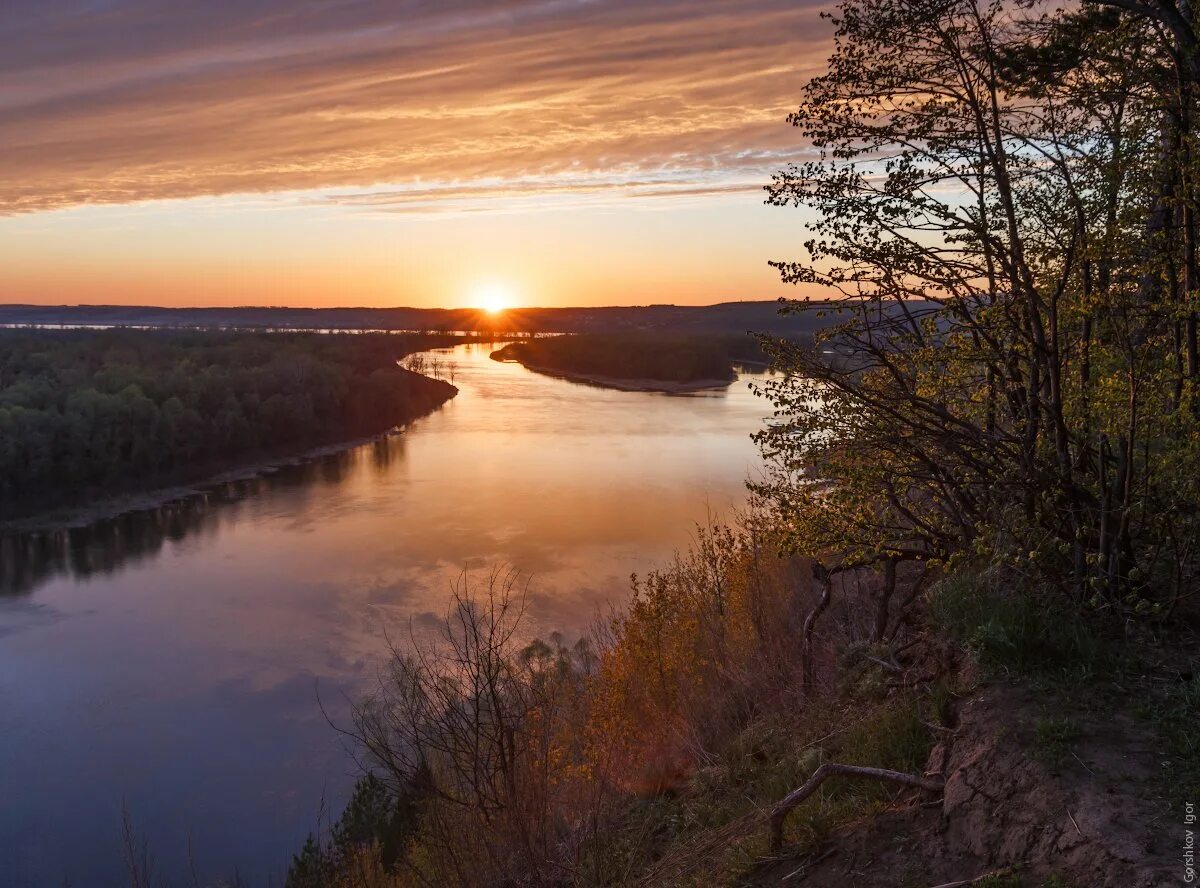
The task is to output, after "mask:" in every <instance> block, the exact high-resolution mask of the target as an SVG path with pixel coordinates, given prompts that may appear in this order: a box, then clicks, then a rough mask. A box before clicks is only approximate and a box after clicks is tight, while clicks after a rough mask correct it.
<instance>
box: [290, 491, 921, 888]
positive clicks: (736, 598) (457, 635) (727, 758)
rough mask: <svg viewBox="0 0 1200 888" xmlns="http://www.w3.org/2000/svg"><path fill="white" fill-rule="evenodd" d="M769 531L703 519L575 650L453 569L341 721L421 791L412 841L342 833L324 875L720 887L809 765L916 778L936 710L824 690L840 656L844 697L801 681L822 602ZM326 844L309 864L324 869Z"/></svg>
mask: <svg viewBox="0 0 1200 888" xmlns="http://www.w3.org/2000/svg"><path fill="white" fill-rule="evenodd" d="M780 542H781V541H780V539H779V538H778V536H777V535H776V534H775V533H774V530H773V529H772V527H771V525H770V523H769V522H767V521H765V520H764V519H763V516H761V515H758V514H757V513H755V512H751V513H750V514H748V515H745V516H742V518H741V519H740V520H739V521H738V522H737V523H735V524H733V525H731V526H724V525H717V526H713V527H704V528H698V530H697V533H696V537H695V541H694V543H693V545H692V547H691V549H690V550H689V551H688V552H687V553H685V554H681V555H679V556H677V557H676V559H675V560H674V561H673V562H672V563H670V564H669V565H667V566H665V567H664V568H662V569H660V570H658V571H654V572H651V573H650V574H648V575H647V576H645V577H634V578H633V588H634V594H633V597H632V599H631V601H630V602H629V604H628V605H627V606H626V607H625V608H624V609H622V610H621V611H620V612H618V613H616V614H615V615H614V616H613V617H612V618H611V619H609V620H606V621H604V622H603V623H601V624H600V625H598V626H597V627H595V631H594V633H593V634H592V636H591V637H590V638H585V639H581V640H579V641H578V642H575V643H571V644H568V643H567V642H566V641H565V640H564V639H562V638H559V637H557V636H556V637H552V638H550V639H548V640H546V641H537V640H535V641H532V642H528V641H525V640H523V639H524V638H525V636H524V635H523V632H522V628H521V620H522V616H523V613H524V602H525V596H526V590H525V588H524V586H523V584H522V583H521V582H520V579H519V578H518V577H517V576H516V575H515V574H513V573H510V572H493V573H492V574H491V575H490V576H488V577H487V578H486V580H485V581H480V580H478V579H476V578H472V577H469V576H465V577H464V578H463V580H462V581H461V582H460V583H459V585H458V586H457V587H456V589H455V595H454V598H453V601H452V603H451V606H450V608H449V610H448V613H447V617H446V620H445V622H444V624H443V627H442V631H441V633H440V635H439V637H438V638H436V639H432V640H431V639H430V638H429V637H428V636H427V635H424V634H422V635H420V636H416V635H414V636H412V637H411V638H410V639H408V641H407V643H406V644H405V645H404V647H403V649H401V648H400V647H399V646H398V647H397V648H396V649H395V651H394V656H393V658H392V661H391V666H390V668H389V670H388V672H387V674H386V676H385V677H384V680H383V681H382V683H381V685H380V688H379V690H378V692H377V693H376V694H374V695H373V696H372V697H371V698H370V699H369V700H367V701H365V702H364V703H363V704H362V705H361V706H360V707H358V710H357V713H356V716H355V719H354V725H353V729H352V733H353V735H354V736H355V737H356V738H357V740H358V742H359V744H360V745H361V748H362V750H363V752H364V753H365V756H366V759H367V761H368V762H369V763H370V764H371V766H372V768H373V770H374V773H376V774H378V775H379V778H380V780H381V781H382V782H383V784H384V785H386V786H387V787H388V790H389V792H390V793H392V794H393V796H394V795H395V794H396V792H397V790H400V789H402V788H405V787H420V795H419V802H417V808H416V810H418V811H419V814H418V815H417V816H416V817H415V818H414V819H412V820H409V821H406V822H407V823H413V824H415V826H414V827H413V832H411V833H406V835H408V836H409V838H408V840H407V842H406V843H404V845H403V847H402V849H401V851H400V853H399V854H398V855H397V856H396V858H395V859H394V860H392V861H390V862H387V863H385V854H384V853H383V852H384V848H385V846H384V845H383V843H382V841H381V840H378V839H376V841H375V842H374V844H372V845H370V846H368V845H367V844H366V843H363V842H359V843H356V844H355V846H354V853H353V854H351V855H350V857H349V858H346V857H345V855H343V856H342V857H339V858H337V859H338V860H341V861H342V862H341V863H339V864H338V865H337V866H335V867H334V873H333V876H332V878H333V879H334V881H333V882H332V883H331V884H341V883H340V882H338V881H337V879H343V880H344V879H345V878H346V873H347V872H348V871H349V869H350V867H351V866H353V867H356V868H357V870H356V871H357V872H359V873H360V875H361V873H362V872H365V871H367V870H370V871H372V872H373V871H374V870H372V869H371V868H372V867H374V868H375V869H377V870H378V872H379V873H380V875H379V877H378V878H377V879H376V880H375V881H370V880H365V881H361V880H360V881H357V882H351V884H362V885H380V886H382V885H426V884H438V885H472V886H475V885H505V884H526V885H551V884H554V885H558V884H574V885H611V884H629V883H633V882H638V881H645V882H647V883H649V884H700V883H701V882H704V880H705V879H708V880H709V881H708V882H705V883H706V884H709V883H711V879H712V876H713V871H712V868H713V867H714V866H719V867H720V868H721V870H722V872H723V873H724V875H725V876H727V877H728V879H729V880H730V881H733V880H735V879H736V876H737V874H738V873H739V872H741V873H744V872H745V871H746V870H747V869H748V868H750V867H752V866H753V865H754V864H755V863H756V862H757V861H758V860H760V859H761V856H762V854H763V853H764V851H765V850H766V831H765V824H764V822H763V819H762V811H763V809H764V808H765V807H767V806H769V805H770V804H773V803H774V802H775V801H777V800H778V799H779V798H780V797H781V796H782V795H784V794H786V793H787V792H788V791H790V790H791V789H794V788H795V787H796V786H797V785H799V784H800V783H802V782H803V781H804V780H805V779H807V778H808V777H809V776H810V775H811V773H812V770H813V769H815V768H816V767H817V766H819V765H820V764H821V762H823V761H825V760H827V759H832V758H836V759H837V760H839V761H847V762H850V763H861V764H871V765H876V766H884V767H893V768H899V769H903V770H919V769H920V767H921V766H922V764H923V763H924V761H925V759H926V757H927V756H928V753H929V747H930V743H931V737H930V731H929V728H928V726H927V722H928V721H929V720H930V719H931V718H936V715H934V713H935V712H936V710H937V708H938V707H937V705H936V701H935V700H933V699H931V698H929V697H928V696H927V695H926V694H925V693H924V692H923V691H919V690H911V689H906V688H898V689H888V688H883V687H881V686H876V685H870V683H867V682H863V681H857V682H842V683H839V682H838V681H837V680H836V673H837V672H838V670H839V669H840V668H842V667H841V666H839V664H838V661H837V660H836V658H824V659H822V661H821V664H820V668H819V669H818V674H819V677H820V679H821V681H820V686H821V687H823V688H837V687H839V685H840V686H841V687H843V688H844V690H842V691H841V692H835V693H832V694H830V695H828V696H827V695H823V694H821V693H818V692H817V690H816V689H815V688H806V687H805V685H804V680H803V676H804V675H805V666H804V662H803V657H802V653H801V650H800V648H799V647H798V645H797V644H796V635H797V633H798V632H799V631H800V628H801V624H802V623H803V621H804V616H805V614H806V613H808V612H809V611H811V609H812V608H813V606H814V604H815V600H816V597H817V594H818V593H817V590H816V588H815V585H814V584H813V583H812V582H811V571H810V570H809V565H808V563H807V562H806V561H804V560H803V559H798V558H795V557H793V556H789V555H785V554H781V553H780ZM862 603H863V602H861V601H856V600H852V599H848V600H847V601H846V609H845V611H844V612H842V611H836V617H837V618H836V619H834V618H832V617H831V618H830V619H827V620H826V622H825V623H823V624H822V634H823V635H824V636H826V640H827V642H828V643H829V645H830V646H831V647H846V646H849V644H850V641H851V640H852V638H853V637H860V636H861V637H867V638H869V637H871V632H872V629H873V627H874V624H875V617H874V614H873V613H872V612H871V609H870V608H864V607H862ZM831 613H833V612H831ZM848 668H851V669H853V670H856V671H861V670H862V669H864V666H863V664H862V663H859V662H857V661H856V662H854V663H853V664H851V665H850V666H849V667H848ZM870 668H878V667H876V666H873V665H871V666H870ZM864 688H866V689H865V690H864ZM889 794H890V790H889V789H888V788H886V787H881V786H878V785H875V784H873V783H871V782H870V781H866V782H863V781H845V782H840V783H834V782H831V783H830V784H829V786H828V787H825V788H824V789H823V791H822V792H821V794H820V795H819V797H817V798H814V799H813V800H811V803H810V804H809V805H808V806H806V808H805V810H804V811H803V812H799V813H798V814H797V816H796V817H795V818H793V824H792V838H793V840H794V841H795V842H796V843H798V844H799V845H800V846H802V847H807V846H808V844H809V843H812V842H815V841H818V840H819V839H820V838H821V837H823V836H826V835H828V834H829V832H830V830H832V829H835V828H836V827H838V826H840V825H842V824H844V823H846V822H847V821H848V820H850V819H852V818H854V817H856V816H860V815H861V814H862V813H864V812H865V811H870V810H872V809H873V808H875V807H876V806H878V805H881V804H884V803H885V802H886V801H887V799H888V798H889V797H890V795H889ZM368 807H370V806H368ZM336 833H337V831H336V830H335V834H336ZM356 834H358V835H371V836H375V837H377V836H378V833H372V832H366V833H363V832H361V831H360V832H358V833H356ZM319 851H320V848H318V849H316V851H314V850H312V849H310V850H309V852H308V855H307V858H306V860H305V862H304V865H305V866H307V867H309V868H311V867H312V866H314V865H317V864H324V863H327V862H328V861H330V860H331V859H334V858H333V856H331V855H330V854H329V853H327V852H322V853H319V854H318V853H317V852H319ZM314 854H316V855H317V856H316V858H315V860H314ZM347 860H349V861H350V862H346V861H347ZM364 867H365V868H366V869H364ZM688 873H690V875H686V874H688ZM668 874H669V877H668Z"/></svg>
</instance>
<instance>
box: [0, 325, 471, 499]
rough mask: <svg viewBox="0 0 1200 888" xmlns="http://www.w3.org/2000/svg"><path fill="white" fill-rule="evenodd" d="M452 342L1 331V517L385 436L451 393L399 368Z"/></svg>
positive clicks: (423, 338) (448, 339)
mask: <svg viewBox="0 0 1200 888" xmlns="http://www.w3.org/2000/svg"><path fill="white" fill-rule="evenodd" d="M460 341H462V340H461V338H457V337H448V336H416V335H405V336H396V335H387V334H363V335H350V334H346V335H323V334H300V333H288V334H273V333H217V332H212V333H204V332H170V331H140V330H139V331H128V330H127V331H119V330H112V331H48V330H5V331H0V497H2V500H3V502H4V512H6V513H7V514H6V515H4V516H3V517H11V516H12V514H14V513H18V512H20V511H21V510H23V509H25V510H28V509H30V508H35V507H37V506H38V505H39V504H41V503H46V502H52V501H65V500H77V499H80V498H82V497H83V496H85V495H87V494H88V493H89V492H90V493H96V492H103V491H109V490H123V489H129V488H132V487H145V486H147V485H151V484H157V483H160V482H163V481H173V480H177V479H185V478H193V479H194V478H195V477H197V472H204V471H211V470H212V469H213V468H216V467H223V466H228V465H231V464H234V463H236V462H238V461H240V460H245V459H247V458H249V457H253V456H254V455H257V454H262V453H273V452H279V451H282V450H287V451H290V452H299V451H302V450H304V449H305V448H308V447H312V446H315V445H319V444H326V443H332V442H335V441H339V440H347V439H351V438H355V437H360V436H364V435H370V434H376V433H379V432H382V431H385V430H387V429H388V428H391V427H392V426H394V425H397V424H400V423H403V422H406V421H408V420H411V419H413V418H415V417H416V416H419V415H421V414H423V413H427V412H428V411H430V410H431V409H433V408H434V407H436V406H438V405H439V404H441V403H442V402H444V401H446V400H447V399H449V398H450V397H452V396H453V395H454V392H455V389H454V387H453V386H452V385H450V384H449V383H447V382H443V381H440V380H435V379H429V378H426V377H424V376H421V375H418V374H417V373H413V372H411V371H409V370H406V369H403V368H402V367H400V366H398V365H397V361H398V360H399V359H400V358H401V357H403V356H404V355H406V354H409V353H411V352H414V351H416V350H419V349H425V348H431V347H436V346H439V345H448V344H452V343H457V342H460Z"/></svg>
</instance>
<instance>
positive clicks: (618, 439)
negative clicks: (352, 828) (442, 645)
mask: <svg viewBox="0 0 1200 888" xmlns="http://www.w3.org/2000/svg"><path fill="white" fill-rule="evenodd" d="M490 350H491V349H490V348H489V347H487V346H460V347H458V348H455V349H452V350H449V351H447V352H444V353H442V357H441V360H442V362H443V366H444V367H446V368H451V367H452V368H453V380H452V381H453V382H454V383H455V384H456V385H457V386H458V387H459V388H460V389H461V392H460V394H459V395H458V397H457V398H455V399H454V400H453V401H451V402H450V403H448V404H447V405H446V406H445V407H443V408H442V409H440V410H439V411H438V412H436V413H434V414H432V415H430V416H428V417H426V418H424V419H422V420H419V421H417V422H416V423H413V424H412V425H411V426H409V427H408V428H407V429H405V430H404V431H403V433H401V434H398V435H393V436H391V437H389V438H387V439H386V440H383V441H380V442H378V443H375V444H370V445H365V446H362V447H358V448H356V449H354V450H350V451H347V452H345V453H342V454H339V455H336V456H330V457H326V458H322V459H320V460H316V461H313V462H309V463H306V464H304V465H302V466H296V467H291V468H288V469H285V470H282V471H280V472H279V473H277V474H275V475H273V476H270V477H265V478H261V479H256V480H254V481H249V482H241V483H236V484H229V485H226V486H223V487H220V488H217V489H214V490H212V491H210V492H208V494H207V495H206V496H204V497H201V498H194V499H191V500H187V501H185V502H181V503H176V504H173V505H170V506H167V507H164V508H162V509H159V510H156V511H153V512H145V513H138V514H135V515H129V516H125V517H123V518H121V519H117V520H115V521H107V522H101V523H98V524H96V525H93V526H91V527H88V528H83V529H80V530H77V531H73V532H71V533H70V534H59V535H54V536H51V537H36V538H34V537H26V538H21V539H9V540H7V541H5V545H4V547H3V548H0V559H3V563H2V564H0V802H2V804H0V883H3V884H5V885H13V886H20V885H37V886H42V885H50V884H61V883H62V882H63V880H64V878H65V879H68V880H69V881H70V883H71V884H74V885H81V886H82V885H87V886H92V885H108V884H121V878H120V876H121V869H120V867H121V863H120V845H119V840H118V836H119V826H120V812H121V806H122V803H123V802H124V804H125V805H126V806H127V807H128V810H129V811H130V813H131V815H132V818H133V821H134V823H135V825H136V826H137V827H138V828H139V831H140V832H142V833H143V834H144V836H145V837H146V839H147V840H148V841H149V843H150V848H151V850H152V853H153V854H154V856H155V858H156V859H157V863H158V869H159V871H160V872H162V873H164V874H169V875H171V876H172V877H173V878H174V880H175V881H176V883H180V882H182V881H183V879H182V878H180V874H181V873H182V872H183V870H184V869H185V866H186V860H187V847H188V844H189V841H190V844H191V846H192V849H193V852H192V853H193V858H194V860H195V862H196V867H197V870H198V871H199V874H200V877H201V879H202V880H204V879H211V878H215V877H216V876H219V875H228V874H231V873H232V872H234V870H235V869H237V870H238V871H240V873H241V874H242V875H243V876H244V877H247V878H248V879H250V880H252V881H253V882H254V883H255V884H266V883H267V882H268V880H269V879H270V878H272V877H274V880H275V883H276V884H279V883H280V881H281V877H282V874H283V872H284V871H285V869H286V864H287V861H288V860H289V858H290V854H291V853H292V852H293V851H294V850H296V849H297V848H298V847H299V844H300V843H301V842H302V841H303V839H304V836H305V835H306V834H307V833H308V832H309V831H310V830H311V829H313V828H314V827H315V825H316V824H317V821H318V818H319V817H320V816H321V811H322V800H323V799H324V804H325V807H326V808H327V809H332V810H338V809H340V805H341V804H342V803H343V802H344V800H345V797H346V793H347V790H348V788H349V787H350V785H351V784H352V782H353V779H354V775H355V765H354V763H353V761H352V759H351V757H350V755H349V754H348V751H347V750H346V749H345V748H344V745H343V743H342V742H341V741H340V740H339V737H338V735H337V733H336V732H335V731H334V730H332V729H331V728H330V726H329V724H328V723H327V722H326V720H325V717H324V716H323V715H322V712H321V707H320V706H319V704H318V694H319V697H320V701H321V702H323V703H324V706H325V709H326V710H327V711H328V713H329V714H330V715H331V716H332V718H333V719H334V720H335V721H337V720H340V719H344V718H345V715H346V710H347V705H348V704H347V701H348V700H349V699H352V698H353V697H355V696H356V695H357V694H359V693H360V692H361V691H362V689H363V688H365V687H366V686H367V685H369V683H370V681H371V680H372V678H373V677H374V676H375V674H376V669H377V666H378V663H379V662H380V658H381V657H382V655H383V652H384V648H385V640H384V635H383V632H384V627H385V626H388V627H390V628H391V630H392V632H393V633H397V632H398V633H399V634H400V635H401V636H403V634H404V633H405V632H406V627H407V626H408V625H410V623H411V625H412V626H413V627H414V630H415V631H417V632H418V633H419V632H421V631H426V630H427V629H428V628H429V627H432V626H434V625H436V622H437V620H438V619H439V617H440V616H441V615H442V614H443V613H444V611H445V607H446V603H447V599H448V596H449V590H450V584H451V583H452V582H453V581H454V580H455V578H456V577H458V575H459V574H460V573H461V572H462V571H463V570H464V569H472V570H477V571H480V572H486V571H487V570H488V569H489V568H490V567H492V566H494V565H501V564H503V565H511V566H512V567H514V568H516V569H518V570H520V571H522V572H523V573H524V574H526V575H528V576H530V577H531V581H530V607H529V611H528V623H527V631H528V632H529V633H530V634H546V633H549V632H552V631H561V632H564V633H565V634H567V635H571V634H573V633H578V632H579V631H580V630H581V629H583V628H584V627H585V626H586V624H587V623H588V622H589V621H590V620H591V619H592V618H593V617H594V616H595V615H596V613H597V612H598V610H601V609H603V608H605V607H606V606H607V604H608V603H609V602H617V603H619V602H620V601H622V600H623V599H624V597H625V595H626V594H627V590H628V577H629V575H630V573H632V572H635V571H637V572H642V571H645V570H647V569H648V568H650V567H653V566H654V565H655V564H659V563H662V561H663V560H664V559H666V558H668V557H669V556H670V554H671V553H672V551H673V550H675V549H677V548H679V547H680V546H684V545H686V544H687V542H688V539H689V536H690V534H691V532H692V530H693V529H694V526H695V523H696V522H697V521H703V520H705V518H706V515H707V514H709V513H710V512H711V513H712V514H714V515H720V514H722V513H725V512H727V511H728V510H729V509H730V508H731V507H732V506H734V505H736V504H738V503H740V502H741V501H743V499H744V496H745V493H744V481H745V479H746V477H747V476H748V475H750V474H753V473H754V472H755V471H756V469H757V466H758V458H757V455H756V452H755V448H754V446H753V444H752V443H751V441H750V440H749V435H750V433H751V432H753V431H754V430H755V429H756V428H758V427H759V426H760V425H761V423H762V417H763V416H764V414H765V412H766V410H765V405H764V403H763V402H762V401H761V400H760V399H758V398H755V397H754V396H753V395H752V394H751V393H750V391H749V388H748V384H747V379H746V377H743V378H742V379H741V380H739V381H738V382H736V383H734V385H733V386H731V387H730V388H729V389H727V390H722V391H719V392H705V393H698V394H693V395H686V396H668V395H661V394H649V393H633V392H617V391H608V390H604V389H599V388H594V387H590V386H584V385H578V384H574V383H571V382H567V381H565V380H561V379H555V378H550V377H545V376H539V375H537V374H534V373H531V372H529V371H527V370H525V369H524V368H522V367H520V366H519V365H517V364H501V363H497V362H495V361H491V360H489V359H488V357H487V355H488V353H489V352H490ZM326 816H328V813H327V814H326Z"/></svg>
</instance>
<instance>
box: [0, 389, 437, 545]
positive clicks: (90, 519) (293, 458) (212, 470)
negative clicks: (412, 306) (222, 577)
mask: <svg viewBox="0 0 1200 888" xmlns="http://www.w3.org/2000/svg"><path fill="white" fill-rule="evenodd" d="M414 375H418V374H414ZM420 378H421V379H427V380H428V381H429V382H431V383H436V384H437V385H438V386H444V387H445V388H444V389H442V392H443V394H444V397H442V398H441V399H440V400H434V401H430V402H426V403H423V404H421V405H420V406H419V408H418V409H417V410H414V411H413V412H412V415H411V416H409V417H407V418H406V419H405V420H404V421H403V422H402V423H401V424H398V425H392V426H389V427H388V428H386V429H383V430H381V431H379V432H377V433H375V434H372V435H365V436H362V435H360V436H357V437H354V438H347V439H343V440H339V441H334V442H331V443H329V444H322V445H319V446H316V447H310V448H307V449H305V450H304V451H302V452H300V453H296V452H294V451H288V450H286V449H283V450H276V451H273V452H270V453H265V454H258V455H256V456H255V457H253V458H250V459H241V460H235V461H231V462H230V463H229V464H226V465H225V466H222V467H218V466H208V467H206V468H205V469H202V470H201V471H199V472H197V473H195V474H194V475H192V476H191V477H192V478H193V480H188V481H180V482H179V483H175V484H163V485H162V486H157V487H152V488H151V489H149V490H137V491H133V490H130V491H126V492H120V493H113V494H111V495H109V496H101V497H99V498H97V499H93V500H88V501H86V502H81V503H77V504H70V505H55V506H49V507H47V508H45V509H41V510H35V511H32V512H30V513H29V514H27V515H22V516H20V517H16V518H10V519H6V520H0V535H12V536H16V535H21V534H31V533H56V532H60V531H66V530H75V529H78V528H81V527H86V526H88V525H89V524H94V523H96V522H98V521H107V520H111V519H114V518H119V517H121V516H122V515H128V514H130V513H133V512H147V511H151V510H153V509H160V508H162V507H163V506H167V505H170V504H171V503H176V502H180V501H181V500H186V499H190V498H192V497H195V496H202V495H204V494H205V493H206V492H208V491H210V490H212V489H214V488H216V487H219V486H221V485H223V484H230V483H234V482H238V481H249V480H251V479H253V478H258V477H262V476H264V475H270V474H274V473H275V472H278V471H279V470H280V469H283V468H286V467H288V466H297V465H301V464H303V463H306V462H311V461H313V460H317V459H321V458H323V457H326V456H332V455H334V454H337V453H344V452H345V451H347V450H353V449H354V448H356V447H361V446H363V445H365V444H371V443H374V442H376V441H380V440H382V439H384V438H386V437H388V436H389V435H394V434H399V433H401V432H403V430H404V428H405V427H406V426H408V425H409V424H410V423H413V422H415V421H416V420H418V419H421V418H422V417H424V416H428V415H429V414H431V413H433V412H434V411H436V410H438V409H439V408H440V407H442V405H444V404H446V403H447V402H448V401H450V400H452V399H453V398H454V397H455V396H456V395H457V394H458V392H459V390H458V388H457V387H456V386H453V385H451V384H450V383H448V382H443V381H442V380H438V379H432V378H430V377H424V376H422V377H420Z"/></svg>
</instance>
